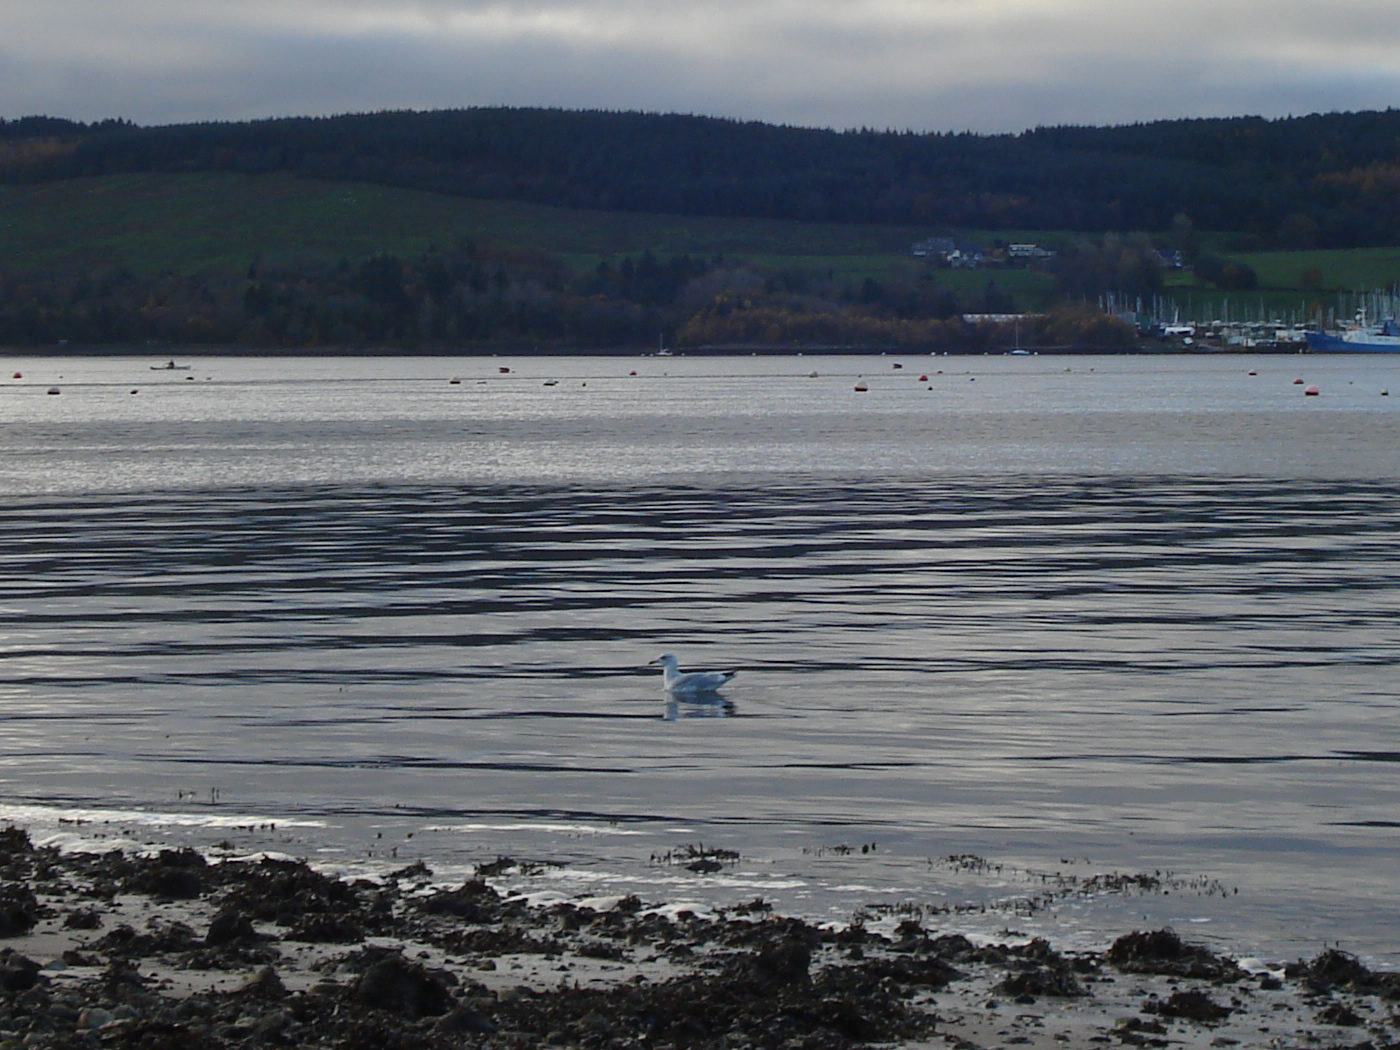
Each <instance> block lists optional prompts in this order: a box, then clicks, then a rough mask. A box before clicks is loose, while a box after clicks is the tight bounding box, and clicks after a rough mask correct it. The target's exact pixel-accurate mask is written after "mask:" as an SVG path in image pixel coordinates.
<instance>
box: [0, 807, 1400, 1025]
mask: <svg viewBox="0 0 1400 1050" xmlns="http://www.w3.org/2000/svg"><path fill="white" fill-rule="evenodd" d="M515 864H516V862H514V861H511V860H508V859H498V860H496V861H493V862H491V863H487V864H483V865H481V867H480V869H479V870H478V872H477V875H476V877H475V878H474V879H472V880H471V881H468V882H466V883H463V884H460V885H455V886H447V887H444V886H442V885H440V884H438V883H437V882H435V880H434V879H433V876H432V873H431V872H430V871H429V870H428V869H427V868H426V867H424V866H423V865H422V864H415V865H412V866H409V867H405V868H403V869H401V870H399V871H397V872H394V873H393V874H392V875H390V876H389V877H387V878H385V879H381V880H374V881H371V880H357V881H347V880H343V879H339V878H336V877H333V876H330V875H326V874H324V873H320V872H318V871H316V870H314V869H313V868H311V867H309V866H308V865H307V864H305V863H304V862H301V861H297V860H292V859H286V858H278V857H272V856H258V857H253V858H241V859H240V858H222V859H220V858H217V857H216V858H214V859H210V858H209V857H206V856H204V855H202V854H200V853H197V852H195V851H192V850H180V851H172V850H165V851H161V852H156V853H152V854H150V855H133V854H130V853H124V852H120V851H113V852H109V853H101V854H98V853H60V852H59V851H57V850H55V849H52V848H47V847H44V848H36V847H35V846H34V845H33V844H32V843H31V841H30V839H29V837H28V835H27V833H26V832H25V831H23V830H22V829H18V828H10V829H7V830H5V831H3V832H0V945H3V947H0V1050H6V1048H9V1047H21V1046H23V1047H54V1048H99V1047H110V1048H121V1050H167V1048H169V1050H176V1048H179V1050H216V1048H220V1050H221V1048H233V1047H238V1048H242V1047H264V1046H266V1047H335V1048H347V1050H380V1048H384V1050H398V1048H402V1050H408V1048H414V1050H436V1048H459V1047H471V1048H480V1050H498V1048H499V1050H517V1048H525V1047H538V1046H559V1047H582V1048H587V1050H604V1048H642V1047H659V1048H677V1050H681V1048H726V1050H737V1048H742V1047H762V1048H782V1050H842V1048H846V1047H853V1046H860V1045H864V1044H877V1043H878V1044H897V1045H901V1046H917V1047H958V1048H968V1050H971V1048H977V1047H983V1048H990V1047H1011V1046H1029V1047H1086V1046H1149V1047H1183V1046H1185V1047H1195V1046H1202V1047H1205V1046H1213V1047H1214V1046H1243V1047H1294V1046H1297V1047H1358V1048H1359V1047H1372V1048H1377V1050H1379V1048H1384V1047H1396V1046H1400V1042H1397V1040H1400V974H1391V973H1378V972H1372V971H1370V970H1368V969H1367V968H1366V967H1365V966H1363V965H1362V964H1361V962H1360V961H1358V960H1357V959H1356V958H1355V957H1353V956H1350V955H1348V954H1346V953H1343V952H1340V951H1335V950H1332V951H1326V952H1323V953H1322V954H1320V955H1318V956H1317V957H1315V958H1313V959H1311V960H1305V961H1303V960H1300V961H1298V962H1296V963H1293V964H1290V965H1288V966H1286V967H1278V968H1272V969H1271V968H1269V967H1267V966H1265V965H1263V964H1262V963H1257V962H1254V961H1252V960H1235V959H1231V958H1227V957H1224V956H1221V955H1218V954H1214V953H1212V952H1210V951H1208V950H1206V949H1205V948H1203V947H1201V946H1198V945H1192V944H1190V943H1187V942H1185V941H1183V940H1182V939H1181V938H1179V937H1178V936H1177V935H1176V934H1175V933H1173V932H1172V931H1169V930H1156V931H1146V932H1133V933H1126V934H1124V935H1123V936H1121V937H1119V938H1117V939H1116V940H1114V941H1113V942H1112V943H1111V944H1109V945H1107V946H1106V947H1105V949H1104V950H1103V951H1101V952H1080V953H1068V952H1064V953H1062V952H1059V951H1057V950H1056V949H1055V948H1054V947H1053V946H1052V945H1050V944H1049V943H1047V942H1046V941H1044V940H1039V939H1028V938H1024V937H1017V936H1016V935H1015V934H1014V931H1007V937H1006V941H1005V943H973V942H972V941H970V940H968V939H967V938H965V937H963V936H961V935H959V934H957V933H952V932H940V931H939V930H936V929H927V928H924V927H923V926H921V925H919V924H918V923H915V922H912V921H904V922H902V923H899V924H897V925H894V926H891V927H890V928H888V929H886V930H884V931H883V932H877V931H876V930H873V929H869V928H866V927H865V926H862V925H851V926H846V927H843V928H833V927H828V926H821V927H818V926H813V925H810V924H808V923H805V922H803V921H800V920H798V919H793V918H784V917H782V916H778V915H775V914H773V913H772V911H771V910H770V909H769V907H768V906H767V905H766V904H764V902H762V901H751V902H748V903H745V904H739V905H736V906H734V907H730V908H726V909H721V910H719V911H717V912H715V913H713V914H705V915H700V914H695V913H694V912H691V911H687V910H685V909H684V908H676V907H672V908H666V907H660V906H653V905H650V904H648V903H646V902H643V901H641V900H638V899H637V898H635V897H624V898H610V899H593V900H580V901H572V902H564V903H555V904H552V905H547V906H534V905H531V904H530V903H529V902H528V901H527V900H526V899H525V898H523V897H519V896H511V895H507V894H503V893H502V892H500V891H499V890H498V889H496V888H494V887H493V884H492V880H493V879H494V878H495V877H497V876H499V875H501V874H503V873H504V872H506V871H508V870H509V869H510V868H511V867H512V866H514V865H515Z"/></svg>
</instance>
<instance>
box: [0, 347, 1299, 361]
mask: <svg viewBox="0 0 1400 1050" xmlns="http://www.w3.org/2000/svg"><path fill="white" fill-rule="evenodd" d="M1021 349H1022V350H1024V351H1025V353H1023V354H1016V353H1013V352H1012V351H1010V350H975V349H967V350H945V351H931V350H929V349H927V348H923V347H860V346H844V347H837V346H810V347H793V346H763V345H739V346H700V347H691V348H687V349H683V350H680V349H678V350H673V351H671V352H670V353H667V354H657V352H656V351H655V350H648V349H645V348H642V347H609V348H607V349H602V350H598V349H591V350H582V349H562V348H548V349H546V348H540V347H528V348H519V347H495V348H487V347H441V346H435V347H413V348H411V349H406V348H401V347H336V348H306V347H301V348H297V349H277V350H272V349H269V348H267V347H253V346H200V345H194V346H160V347H156V348H151V347H146V346H126V345H110V346H108V345H102V346H65V347H54V346H44V347H0V353H3V354H9V355H11V356H14V357H60V358H61V357H143V358H154V359H162V360H170V359H171V358H175V359H176V360H177V361H178V359H179V358H182V357H197V358H199V357H266V358H293V357H656V358H659V359H661V360H666V359H668V358H679V357H892V356H901V355H902V356H906V357H931V358H933V357H1017V356H1033V357H1084V356H1105V357H1114V356H1140V357H1151V356H1173V357H1210V356H1218V355H1225V354H1233V355H1248V356H1258V355H1264V354H1268V355H1278V356H1288V357H1298V356H1300V355H1305V354H1308V353H1310V351H1306V350H1297V349H1270V348H1267V347H1220V346H1209V345H1204V344H1197V345H1196V346H1193V347H1184V346H1165V345H1160V344H1140V345H1136V346H1122V347H1102V346H1044V347H1022V348H1021Z"/></svg>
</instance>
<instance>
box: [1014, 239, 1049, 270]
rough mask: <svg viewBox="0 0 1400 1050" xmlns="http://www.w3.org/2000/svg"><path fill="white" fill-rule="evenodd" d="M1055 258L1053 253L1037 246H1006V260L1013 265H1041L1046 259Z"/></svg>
mask: <svg viewBox="0 0 1400 1050" xmlns="http://www.w3.org/2000/svg"><path fill="white" fill-rule="evenodd" d="M1053 258H1055V253H1054V252H1053V251H1051V250H1050V249H1049V248H1042V247H1041V246H1040V245H1038V244H1008V245H1007V246H1006V259H1007V261H1008V262H1010V263H1012V264H1013V265H1016V264H1019V265H1022V266H1025V265H1029V264H1032V263H1042V262H1045V261H1046V260H1048V259H1053Z"/></svg>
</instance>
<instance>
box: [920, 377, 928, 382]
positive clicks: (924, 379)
mask: <svg viewBox="0 0 1400 1050" xmlns="http://www.w3.org/2000/svg"><path fill="white" fill-rule="evenodd" d="M919 382H920V383H927V382H928V376H919Z"/></svg>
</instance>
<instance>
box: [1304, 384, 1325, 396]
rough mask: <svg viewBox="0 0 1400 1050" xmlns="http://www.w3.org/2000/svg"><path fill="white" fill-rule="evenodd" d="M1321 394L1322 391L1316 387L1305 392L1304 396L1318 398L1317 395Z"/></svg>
mask: <svg viewBox="0 0 1400 1050" xmlns="http://www.w3.org/2000/svg"><path fill="white" fill-rule="evenodd" d="M1320 393H1322V391H1321V390H1319V389H1318V388H1317V387H1315V386H1310V387H1308V388H1307V389H1306V390H1304V391H1303V394H1304V395H1305V396H1307V397H1317V395H1318V394H1320Z"/></svg>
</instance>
